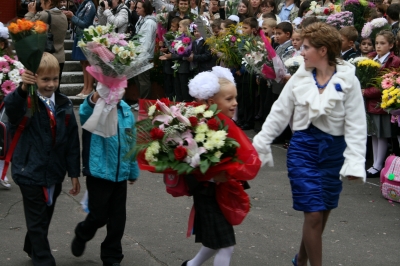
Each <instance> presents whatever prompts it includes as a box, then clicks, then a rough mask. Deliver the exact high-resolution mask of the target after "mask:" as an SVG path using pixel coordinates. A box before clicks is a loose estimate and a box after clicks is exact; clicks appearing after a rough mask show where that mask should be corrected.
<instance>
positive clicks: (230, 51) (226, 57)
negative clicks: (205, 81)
mask: <svg viewBox="0 0 400 266" xmlns="http://www.w3.org/2000/svg"><path fill="white" fill-rule="evenodd" d="M239 32H240V31H239V25H236V26H234V25H231V26H230V27H229V28H228V29H227V30H226V33H225V34H223V35H219V36H211V37H210V38H208V39H206V44H208V45H209V47H212V48H213V49H212V50H211V51H212V53H213V54H216V55H217V56H218V61H222V62H223V64H224V65H225V66H226V67H228V68H237V67H239V66H240V65H241V63H242V57H241V55H240V52H239V46H240V45H241V43H242V41H243V37H244V36H243V34H241V33H239Z"/></svg>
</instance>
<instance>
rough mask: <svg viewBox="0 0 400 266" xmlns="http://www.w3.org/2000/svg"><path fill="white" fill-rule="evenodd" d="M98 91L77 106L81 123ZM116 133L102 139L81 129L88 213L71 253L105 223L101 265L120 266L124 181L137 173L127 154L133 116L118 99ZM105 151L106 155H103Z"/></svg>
mask: <svg viewBox="0 0 400 266" xmlns="http://www.w3.org/2000/svg"><path fill="white" fill-rule="evenodd" d="M99 98H100V96H99V93H98V92H95V93H93V94H90V95H89V96H88V97H87V98H86V99H85V101H84V102H83V104H82V105H81V106H80V109H79V115H80V120H81V124H82V125H83V124H85V122H86V121H87V120H88V119H89V117H90V116H91V115H92V113H93V110H94V107H95V104H96V102H97V101H98V100H99ZM114 108H117V114H118V125H117V127H118V131H117V135H115V136H112V137H108V138H104V137H102V136H99V135H96V134H93V133H91V132H89V131H87V130H85V129H82V131H83V132H82V140H83V141H82V142H83V148H82V160H83V175H85V176H86V187H87V191H88V209H89V214H88V215H87V216H86V219H85V220H84V221H83V222H80V223H78V225H77V226H76V228H75V237H74V239H73V241H72V244H71V251H72V254H73V255H74V256H76V257H79V256H81V255H82V254H83V252H84V251H85V247H86V243H87V242H88V241H90V240H91V239H92V238H93V237H94V235H95V234H96V231H97V230H98V229H99V228H101V227H103V226H105V225H106V226H107V236H106V238H105V239H104V241H103V243H102V244H101V249H100V257H101V260H102V261H103V265H104V266H116V265H120V263H121V261H122V259H123V257H124V255H123V254H122V245H121V239H122V237H123V235H124V230H125V222H126V196H127V181H129V183H130V184H133V183H134V182H135V181H136V180H137V178H138V176H139V168H138V165H137V162H136V161H134V160H133V158H131V157H129V156H128V153H129V151H130V150H132V149H133V148H134V146H135V143H136V142H135V139H136V131H135V118H134V116H133V114H132V112H131V110H130V109H131V108H130V106H129V105H128V104H127V103H125V102H124V101H123V100H121V101H120V102H119V103H118V104H117V106H116V107H114ZM104 154H107V156H104Z"/></svg>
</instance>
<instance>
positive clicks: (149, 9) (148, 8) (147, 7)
mask: <svg viewBox="0 0 400 266" xmlns="http://www.w3.org/2000/svg"><path fill="white" fill-rule="evenodd" d="M139 3H141V4H142V7H143V8H144V12H145V14H146V16H147V15H151V14H153V5H152V4H151V2H150V1H149V0H139V1H138V2H137V4H139Z"/></svg>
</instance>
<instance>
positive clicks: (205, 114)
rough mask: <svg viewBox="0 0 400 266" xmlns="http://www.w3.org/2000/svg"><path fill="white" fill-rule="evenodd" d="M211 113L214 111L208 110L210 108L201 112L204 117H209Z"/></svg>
mask: <svg viewBox="0 0 400 266" xmlns="http://www.w3.org/2000/svg"><path fill="white" fill-rule="evenodd" d="M213 115H214V112H213V111H210V110H208V111H205V112H204V114H203V116H204V117H205V118H211V117H212V116H213Z"/></svg>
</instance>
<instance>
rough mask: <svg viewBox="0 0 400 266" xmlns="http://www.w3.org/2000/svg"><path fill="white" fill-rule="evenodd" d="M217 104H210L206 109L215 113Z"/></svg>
mask: <svg viewBox="0 0 400 266" xmlns="http://www.w3.org/2000/svg"><path fill="white" fill-rule="evenodd" d="M217 108H218V107H217V105H216V104H212V105H211V106H210V107H209V108H208V110H209V111H213V113H215V112H216V111H217Z"/></svg>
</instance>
